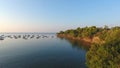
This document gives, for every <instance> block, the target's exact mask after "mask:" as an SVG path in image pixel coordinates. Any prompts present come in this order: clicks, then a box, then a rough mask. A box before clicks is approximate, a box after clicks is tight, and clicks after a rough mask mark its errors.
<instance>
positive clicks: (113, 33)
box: [58, 26, 120, 68]
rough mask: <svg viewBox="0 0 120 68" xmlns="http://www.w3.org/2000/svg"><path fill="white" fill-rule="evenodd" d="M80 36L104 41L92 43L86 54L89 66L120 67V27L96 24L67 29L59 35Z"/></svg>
mask: <svg viewBox="0 0 120 68" xmlns="http://www.w3.org/2000/svg"><path fill="white" fill-rule="evenodd" d="M61 34H62V35H65V36H67V35H70V36H73V37H79V38H85V37H88V38H93V37H98V38H99V39H100V40H102V41H104V43H92V44H90V45H91V47H90V48H89V50H88V52H87V55H86V60H87V62H86V64H87V66H88V67H89V68H120V27H118V26H116V27H112V28H109V27H107V26H105V27H104V28H97V27H95V26H91V27H84V28H77V29H75V30H73V29H72V30H66V31H64V32H63V31H62V33H61V32H60V33H58V35H61Z"/></svg>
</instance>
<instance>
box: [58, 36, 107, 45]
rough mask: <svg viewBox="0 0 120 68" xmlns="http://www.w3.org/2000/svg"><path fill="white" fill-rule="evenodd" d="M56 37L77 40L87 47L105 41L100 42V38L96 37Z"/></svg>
mask: <svg viewBox="0 0 120 68" xmlns="http://www.w3.org/2000/svg"><path fill="white" fill-rule="evenodd" d="M57 36H58V37H61V38H67V39H73V40H77V41H80V42H81V43H82V42H83V44H85V45H89V46H91V44H93V43H97V44H99V43H104V42H105V41H102V40H100V38H99V37H97V36H96V37H74V36H71V35H69V34H57Z"/></svg>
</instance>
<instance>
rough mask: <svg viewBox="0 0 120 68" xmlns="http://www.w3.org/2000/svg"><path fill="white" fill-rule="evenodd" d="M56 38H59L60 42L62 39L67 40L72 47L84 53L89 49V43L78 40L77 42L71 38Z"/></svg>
mask: <svg viewBox="0 0 120 68" xmlns="http://www.w3.org/2000/svg"><path fill="white" fill-rule="evenodd" d="M58 38H60V39H61V40H62V39H65V40H67V41H68V42H69V43H71V44H72V47H73V48H74V47H77V48H82V49H84V50H86V51H88V49H89V47H90V46H89V43H86V42H84V41H80V40H77V39H72V38H69V37H62V36H58Z"/></svg>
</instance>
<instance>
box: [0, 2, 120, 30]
mask: <svg viewBox="0 0 120 68" xmlns="http://www.w3.org/2000/svg"><path fill="white" fill-rule="evenodd" d="M92 25H93V26H98V27H102V26H104V25H108V26H110V27H112V26H120V0H0V32H59V31H60V30H66V29H74V28H77V27H85V26H92Z"/></svg>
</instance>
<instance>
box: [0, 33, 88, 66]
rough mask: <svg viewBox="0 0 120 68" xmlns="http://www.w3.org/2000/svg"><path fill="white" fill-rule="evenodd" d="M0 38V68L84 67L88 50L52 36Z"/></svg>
mask: <svg viewBox="0 0 120 68" xmlns="http://www.w3.org/2000/svg"><path fill="white" fill-rule="evenodd" d="M0 36H1V37H2V38H3V39H1V40H0V68H86V64H85V62H86V59H85V55H86V52H87V49H86V48H85V47H83V45H78V43H77V42H74V41H72V40H67V39H64V38H59V37H57V36H56V34H55V33H1V34H0Z"/></svg>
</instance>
